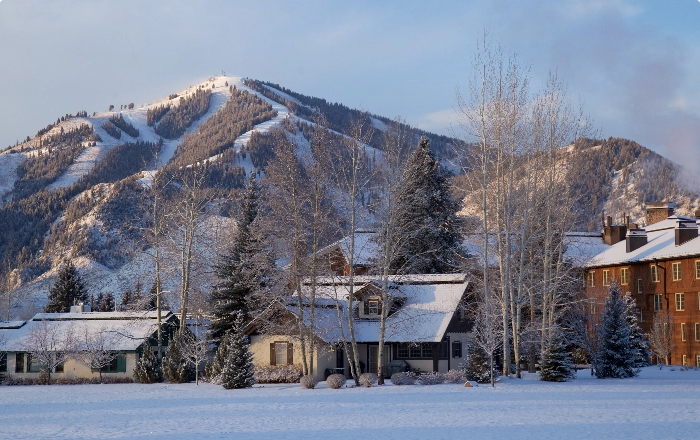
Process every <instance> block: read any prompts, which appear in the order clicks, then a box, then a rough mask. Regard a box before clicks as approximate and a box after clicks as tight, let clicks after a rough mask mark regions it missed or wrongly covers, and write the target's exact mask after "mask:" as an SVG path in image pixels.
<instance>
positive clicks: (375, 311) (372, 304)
mask: <svg viewBox="0 0 700 440" xmlns="http://www.w3.org/2000/svg"><path fill="white" fill-rule="evenodd" d="M368 302H369V304H368V309H369V314H370V315H379V301H377V300H376V299H371V300H369V301H368Z"/></svg>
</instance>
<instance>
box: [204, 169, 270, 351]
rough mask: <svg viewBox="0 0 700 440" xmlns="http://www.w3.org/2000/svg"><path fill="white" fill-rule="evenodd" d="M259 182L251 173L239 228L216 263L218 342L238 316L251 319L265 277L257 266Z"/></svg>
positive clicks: (214, 332) (212, 333)
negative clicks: (253, 296)
mask: <svg viewBox="0 0 700 440" xmlns="http://www.w3.org/2000/svg"><path fill="white" fill-rule="evenodd" d="M258 193H259V190H258V186H257V182H256V181H255V177H254V176H251V177H250V183H249V184H248V186H247V188H246V191H245V194H244V197H243V201H242V206H241V208H242V209H241V212H240V214H239V215H238V218H237V224H236V232H235V234H234V236H233V239H232V240H231V245H230V247H229V249H228V250H227V252H226V254H225V255H222V256H220V257H219V263H218V264H217V265H216V266H215V271H216V276H217V278H218V280H219V282H218V284H217V285H216V286H214V289H213V291H212V292H211V294H210V297H209V302H210V303H211V304H212V306H213V309H214V310H213V312H212V320H211V325H210V326H209V337H210V339H211V340H212V341H213V342H214V343H215V344H216V345H217V346H218V345H219V342H220V340H221V338H222V337H223V335H224V333H226V332H227V331H228V330H230V329H232V328H233V324H234V320H235V319H236V316H238V315H240V316H241V317H243V319H244V320H245V321H247V320H248V313H249V309H250V307H249V306H250V304H249V300H250V296H251V294H252V293H253V291H254V290H255V289H256V287H259V285H260V282H261V280H263V281H264V277H262V276H260V275H261V274H260V273H259V271H257V270H256V266H257V264H258V262H257V261H256V258H257V257H256V252H257V249H256V248H257V246H256V243H255V241H256V240H255V238H254V232H253V230H252V229H253V228H254V227H255V223H254V222H255V219H256V217H257V215H258Z"/></svg>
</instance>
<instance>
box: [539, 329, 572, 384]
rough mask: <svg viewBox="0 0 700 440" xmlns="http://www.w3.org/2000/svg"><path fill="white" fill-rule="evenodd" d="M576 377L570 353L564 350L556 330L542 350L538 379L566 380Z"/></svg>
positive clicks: (562, 342) (560, 337)
mask: <svg viewBox="0 0 700 440" xmlns="http://www.w3.org/2000/svg"><path fill="white" fill-rule="evenodd" d="M575 377H576V373H575V368H574V364H573V363H572V361H571V354H570V353H569V352H567V351H566V345H564V341H563V338H562V336H561V333H559V332H556V333H555V334H554V335H553V336H552V338H551V340H550V341H549V344H548V345H547V348H546V349H545V350H544V352H542V360H541V361H540V380H544V381H547V382H566V381H567V380H570V379H574V378H575Z"/></svg>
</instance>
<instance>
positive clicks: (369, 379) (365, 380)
mask: <svg viewBox="0 0 700 440" xmlns="http://www.w3.org/2000/svg"><path fill="white" fill-rule="evenodd" d="M376 383H377V375H376V374H374V373H363V374H361V375H360V385H362V386H363V387H365V388H369V387H371V386H372V385H375V384H376Z"/></svg>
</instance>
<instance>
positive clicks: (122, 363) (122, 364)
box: [117, 354, 126, 373]
mask: <svg viewBox="0 0 700 440" xmlns="http://www.w3.org/2000/svg"><path fill="white" fill-rule="evenodd" d="M117 373H126V355H125V354H120V355H118V356H117Z"/></svg>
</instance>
